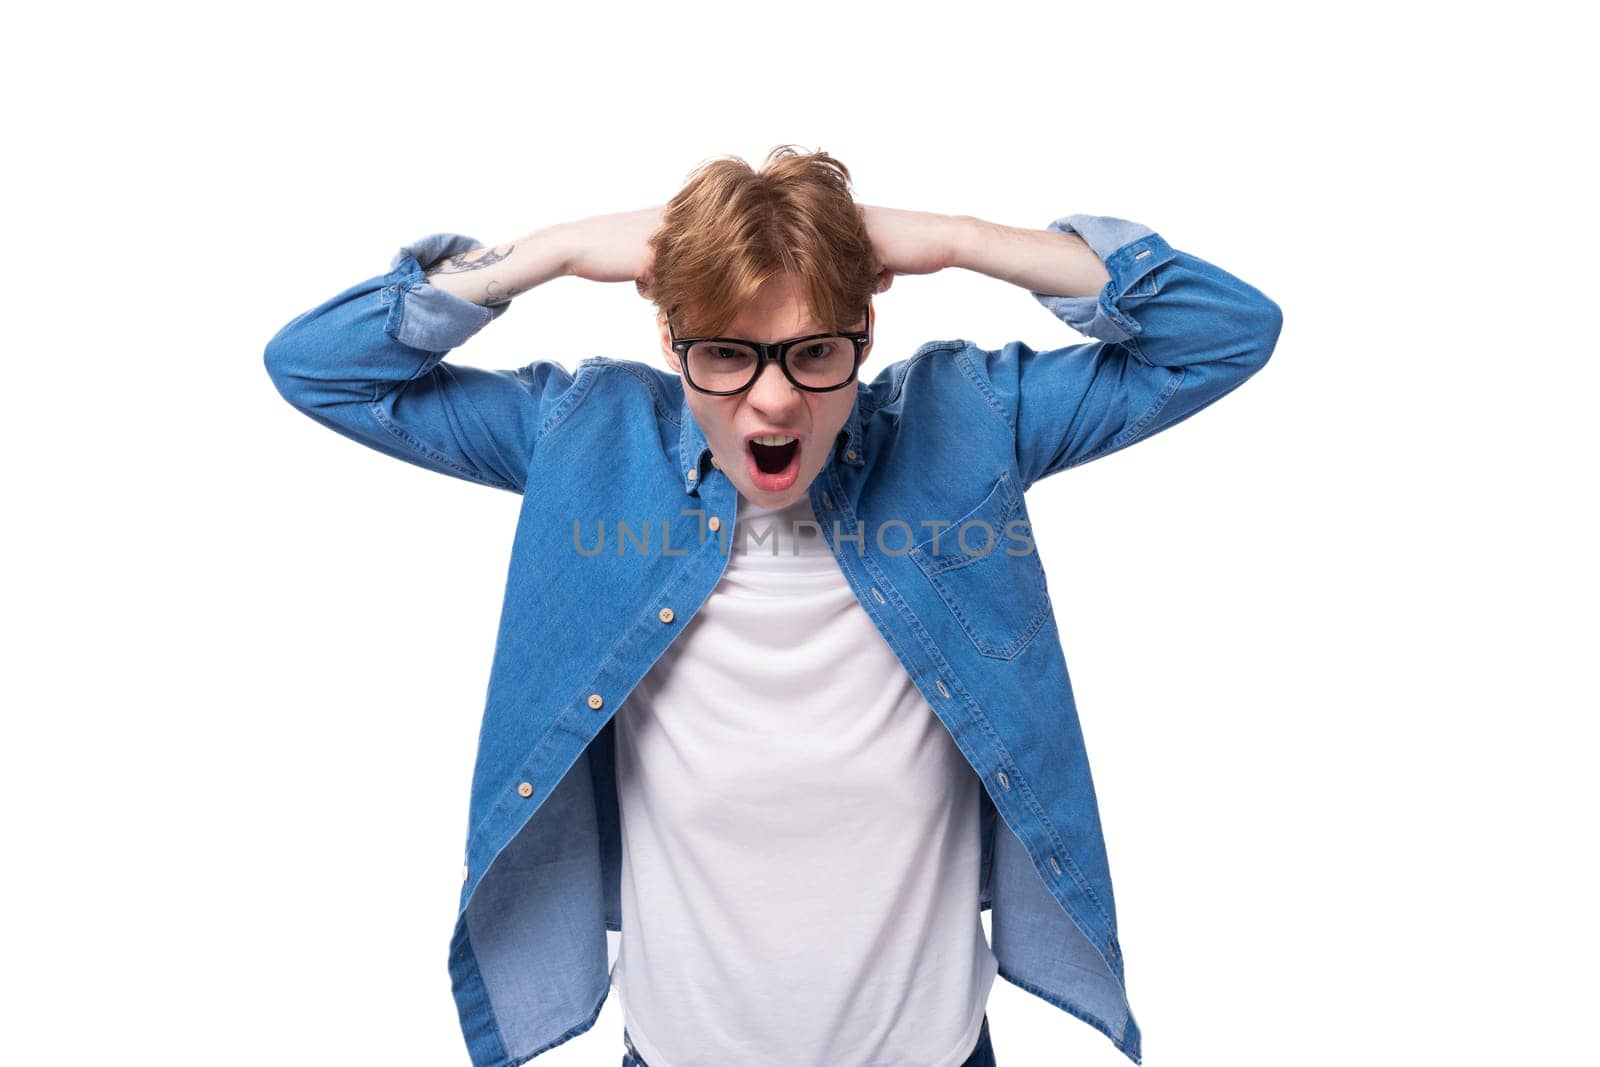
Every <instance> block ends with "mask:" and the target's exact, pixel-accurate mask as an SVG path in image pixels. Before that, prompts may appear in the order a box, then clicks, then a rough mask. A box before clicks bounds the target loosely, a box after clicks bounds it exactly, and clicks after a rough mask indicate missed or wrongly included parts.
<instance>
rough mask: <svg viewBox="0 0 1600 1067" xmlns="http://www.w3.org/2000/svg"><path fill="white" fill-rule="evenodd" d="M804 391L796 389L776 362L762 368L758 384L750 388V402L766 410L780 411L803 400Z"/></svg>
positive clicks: (758, 376)
mask: <svg viewBox="0 0 1600 1067" xmlns="http://www.w3.org/2000/svg"><path fill="white" fill-rule="evenodd" d="M803 394H804V391H803V390H801V389H797V388H795V385H794V383H793V382H791V381H790V380H789V379H788V378H787V377H786V376H785V375H784V373H783V368H782V367H780V366H778V364H777V363H776V362H772V363H768V364H767V365H766V366H764V367H762V368H761V373H760V374H758V375H757V376H756V382H755V384H754V385H752V386H751V387H750V390H749V393H748V395H749V397H750V402H751V403H752V404H754V405H755V406H757V407H759V408H763V409H766V410H773V409H780V408H783V407H786V406H788V405H790V404H792V403H794V402H795V401H797V400H802V399H803V398H804V396H803Z"/></svg>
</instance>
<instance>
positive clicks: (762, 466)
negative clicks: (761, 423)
mask: <svg viewBox="0 0 1600 1067" xmlns="http://www.w3.org/2000/svg"><path fill="white" fill-rule="evenodd" d="M745 448H746V450H747V451H748V453H749V455H750V480H751V481H752V482H754V483H755V486H756V488H758V489H762V490H765V491H767V492H781V491H783V490H785V489H787V488H789V487H790V486H791V485H793V484H794V481H795V479H796V478H798V477H799V475H800V439H799V438H798V437H794V436H791V435H789V434H758V435H756V436H754V437H751V438H750V439H748V440H747V441H746V442H745Z"/></svg>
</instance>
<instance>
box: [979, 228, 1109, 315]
mask: <svg viewBox="0 0 1600 1067" xmlns="http://www.w3.org/2000/svg"><path fill="white" fill-rule="evenodd" d="M952 244H953V247H952V256H951V263H950V266H952V267H963V268H965V269H966V270H972V271H977V272H978V273H979V274H987V275H989V276H990V277H991V278H999V279H1000V280H1001V281H1007V282H1011V283H1012V284H1014V285H1020V286H1022V287H1023V288H1024V289H1028V290H1031V291H1032V292H1036V293H1041V294H1044V295H1046V296H1098V295H1099V293H1100V290H1101V289H1102V288H1104V286H1105V284H1106V283H1107V282H1108V281H1110V280H1111V275H1110V273H1108V272H1107V270H1106V267H1105V264H1104V263H1102V262H1101V261H1100V257H1099V256H1097V255H1096V254H1095V252H1094V250H1093V249H1092V248H1090V247H1089V245H1088V243H1087V242H1086V241H1084V239H1083V238H1081V237H1079V236H1078V235H1077V234H1069V233H1056V232H1055V231H1053V230H1026V229H1017V228H1015V227H1011V226H1001V225H999V224H998V223H993V222H986V221H985V220H983V219H979V218H974V217H973V216H971V215H963V216H960V217H959V218H958V220H957V222H956V225H955V227H954V230H953V243H952Z"/></svg>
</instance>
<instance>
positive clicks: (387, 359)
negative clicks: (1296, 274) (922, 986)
mask: <svg viewBox="0 0 1600 1067" xmlns="http://www.w3.org/2000/svg"><path fill="white" fill-rule="evenodd" d="M1049 228H1050V229H1052V230H1057V231H1060V232H1065V233H1078V234H1080V235H1081V236H1082V237H1083V238H1084V239H1085V240H1086V241H1087V242H1088V243H1089V245H1090V247H1091V248H1093V249H1094V251H1095V252H1096V254H1098V255H1099V256H1100V258H1101V260H1102V261H1103V262H1104V264H1105V266H1106V269H1107V271H1108V272H1109V274H1110V278H1111V280H1110V281H1109V282H1108V283H1106V285H1105V286H1104V287H1103V288H1102V290H1101V291H1100V293H1099V294H1098V296H1095V297H1058V296H1048V295H1044V294H1039V293H1035V294H1034V296H1035V297H1036V298H1037V299H1038V300H1039V301H1040V303H1042V304H1043V305H1044V307H1046V308H1047V309H1049V310H1050V311H1051V312H1053V313H1054V314H1055V315H1056V316H1057V317H1058V318H1059V319H1060V320H1061V321H1062V322H1064V323H1065V324H1067V325H1068V326H1071V327H1072V328H1073V329H1075V330H1077V331H1078V332H1079V333H1080V334H1082V335H1084V336H1085V337H1090V338H1093V340H1091V341H1088V342H1085V343H1077V344H1070V345H1066V346H1064V347H1061V348H1056V349H1051V350H1035V349H1033V348H1030V347H1028V346H1027V345H1025V344H1023V343H1021V342H1012V343H1009V344H1006V345H1005V346H1003V347H1001V348H997V349H984V348H980V347H979V346H978V345H976V344H974V343H972V342H970V341H965V340H946V341H933V342H930V343H928V344H925V345H923V346H922V347H921V348H919V349H917V351H916V352H914V353H912V354H911V355H910V356H907V357H906V358H904V359H902V360H900V361H899V362H897V363H893V364H891V365H889V366H885V367H883V368H882V369H881V370H880V371H879V372H878V374H877V375H876V377H874V378H873V380H872V381H871V382H870V383H868V382H863V381H858V382H857V383H856V385H855V389H856V394H855V405H854V408H853V409H852V411H851V412H850V416H849V420H848V422H847V423H846V424H845V426H844V429H843V430H842V431H841V432H840V433H839V435H838V438H837V440H836V442H835V443H834V448H833V451H832V453H831V455H830V457H829V459H828V461H827V462H826V464H825V465H824V467H823V468H822V470H821V472H820V473H819V474H818V476H817V478H816V480H815V481H814V482H813V483H812V485H811V486H810V488H809V495H810V500H811V506H812V508H813V509H814V511H815V513H816V516H817V519H818V521H819V522H820V524H821V526H822V528H823V529H822V533H823V535H824V536H825V537H826V538H827V541H828V544H829V546H830V547H831V548H832V550H833V552H834V554H835V558H836V559H837V560H838V562H839V566H840V569H841V570H842V572H843V574H844V577H845V578H846V580H847V581H848V582H849V585H850V587H851V589H852V590H853V591H854V592H855V595H856V598H857V600H858V601H859V602H860V604H861V607H862V609H863V610H864V611H865V612H866V613H867V615H868V617H869V618H871V620H872V622H873V623H874V625H875V626H876V627H877V629H878V632H879V633H881V634H882V636H883V639H884V641H885V642H887V643H888V646H889V648H890V649H892V650H893V652H894V654H895V656H896V657H897V658H898V659H899V661H900V663H901V664H902V665H903V666H904V668H905V670H906V672H907V674H908V675H909V676H910V677H911V679H912V680H913V681H914V682H915V684H916V686H917V688H918V690H919V691H920V692H921V694H922V695H923V696H924V697H925V698H926V699H927V701H928V703H929V704H930V705H931V706H932V708H933V710H934V712H935V713H936V714H937V715H938V717H939V719H940V720H941V721H942V722H943V724H944V725H945V727H946V728H948V730H949V731H950V735H951V737H952V738H953V739H954V740H955V743H956V745H957V746H958V747H959V748H960V750H961V752H962V754H963V755H964V756H965V757H966V759H967V761H968V762H969V763H970V764H971V766H972V769H973V772H974V773H975V774H976V775H977V776H978V778H979V779H980V781H981V782H982V783H983V790H982V791H981V792H980V805H981V810H980V813H979V825H980V826H981V828H982V842H983V844H982V862H981V879H980V884H979V885H978V886H976V887H975V889H976V891H977V892H976V893H975V896H974V899H975V901H976V904H977V907H978V908H980V909H982V908H988V909H990V913H991V914H990V919H991V934H992V944H993V949H994V953H995V956H996V957H997V959H998V961H999V974H1000V976H1001V977H1003V978H1005V979H1006V980H1008V981H1010V982H1012V983H1013V984H1015V985H1017V986H1019V987H1020V988H1022V989H1026V990H1028V991H1029V992H1031V993H1033V994H1035V995H1036V996H1038V997H1040V998H1042V999H1043V1000H1045V1001H1047V1002H1048V1003H1050V1004H1053V1005H1055V1006H1056V1007H1058V1008H1061V1009H1062V1010H1063V1011H1066V1012H1068V1013H1070V1014H1072V1015H1073V1016H1076V1017H1077V1018H1079V1019H1081V1020H1083V1021H1084V1022H1086V1023H1088V1024H1089V1025H1090V1026H1093V1027H1094V1028H1095V1029H1097V1030H1099V1031H1101V1032H1102V1033H1104V1034H1105V1035H1106V1036H1107V1037H1108V1038H1110V1039H1111V1041H1112V1042H1113V1043H1114V1044H1115V1045H1116V1047H1117V1048H1119V1049H1120V1050H1122V1051H1123V1052H1124V1053H1125V1054H1126V1055H1127V1056H1128V1057H1129V1058H1131V1059H1132V1060H1133V1061H1134V1062H1136V1063H1137V1062H1138V1061H1139V1057H1140V1035H1139V1027H1138V1024H1137V1023H1136V1022H1135V1021H1134V1016H1133V1012H1132V1010H1131V1008H1130V1006H1129V1003H1128V998H1127V994H1126V976H1125V971H1124V963H1123V957H1122V950H1121V947H1120V946H1119V944H1118V941H1117V917H1116V907H1115V904H1114V901H1113V897H1112V888H1111V874H1110V871H1109V870H1108V868H1107V863H1106V852H1105V845H1104V842H1103V840H1102V837H1101V828H1100V819H1099V814H1098V810H1097V808H1096V804H1095V792H1094V786H1093V783H1092V781H1091V778H1090V773H1089V762H1088V756H1087V754H1086V752H1085V750H1084V743H1083V736H1082V734H1081V732H1080V729H1079V722H1078V714H1077V708H1076V706H1075V704H1074V701H1073V694H1072V687H1071V684H1070V682H1069V680H1068V674H1067V666H1066V663H1065V660H1064V658H1063V655H1062V650H1061V643H1060V640H1059V635H1058V633H1057V629H1056V621H1055V618H1054V615H1053V613H1052V610H1051V601H1050V592H1049V587H1048V583H1047V581H1046V578H1045V572H1044V569H1043V567H1042V566H1041V563H1040V560H1039V557H1038V555H1037V553H1035V552H1033V551H1031V550H1023V551H1019V548H1021V547H1022V541H1020V540H1018V536H1019V535H1022V536H1024V537H1025V536H1026V530H1027V502H1026V499H1025V496H1024V494H1025V492H1026V491H1027V489H1028V488H1029V487H1030V486H1032V485H1033V484H1035V483H1036V482H1038V481H1039V480H1040V479H1041V478H1046V477H1049V476H1050V475H1052V474H1056V473H1057V472H1059V471H1063V470H1066V469H1067V468H1069V467H1074V466H1077V465H1078V464H1081V463H1087V462H1089V461H1090V460H1093V459H1097V458H1099V457H1101V456H1105V455H1109V454H1110V453H1112V452H1115V451H1117V450H1118V449H1122V448H1126V447H1127V446H1128V445H1131V444H1133V443H1134V442H1136V441H1139V440H1142V439H1144V438H1146V437H1149V436H1151V435H1152V434H1155V433H1159V432H1160V431H1162V430H1165V429H1167V428H1168V427H1171V426H1173V425H1175V424H1177V423H1178V422H1181V421H1182V420H1184V419H1186V418H1188V417H1189V416H1190V415H1192V414H1194V413H1195V412H1197V411H1199V410H1200V409H1201V408H1203V407H1205V406H1207V405H1208V404H1210V403H1212V402H1213V401H1215V400H1217V399H1218V398H1219V397H1221V396H1223V395H1224V394H1226V393H1228V392H1229V391H1230V390H1232V389H1234V388H1236V387H1237V386H1239V385H1240V384H1241V383H1243V382H1244V381H1245V379H1247V378H1249V377H1250V376H1251V375H1252V374H1254V373H1255V372H1256V371H1257V370H1259V369H1260V368H1261V366H1262V365H1263V364H1264V363H1265V362H1266V361H1267V358H1268V356H1269V355H1270V354H1271V352H1272V350H1273V348H1274V346H1275V344H1276V343H1277V338H1278V333H1279V330H1280V327H1281V324H1282V317H1281V313H1280V311H1279V309H1278V307H1277V305H1276V304H1275V303H1274V302H1273V301H1272V300H1270V299H1269V298H1267V297H1266V296H1265V295H1263V294H1262V293H1261V292H1260V291H1259V290H1257V289H1255V288H1253V287H1252V286H1250V285H1248V284H1246V283H1245V282H1243V281H1241V280H1239V279H1238V278H1236V277H1234V276H1232V275H1231V274H1228V273H1227V272H1225V271H1223V270H1221V269H1220V268H1218V267H1215V266H1213V265H1212V264H1210V263H1208V262H1206V261H1205V260H1202V259H1200V258H1198V257H1196V256H1193V255H1190V254H1188V253H1186V252H1180V251H1178V250H1176V249H1174V248H1172V247H1171V246H1169V245H1168V244H1167V242H1166V241H1165V240H1164V239H1162V237H1161V236H1160V235H1159V234H1158V233H1156V232H1155V231H1153V230H1152V229H1150V228H1149V227H1147V226H1143V225H1140V224H1138V223H1135V222H1130V221H1127V220H1124V219H1116V218H1110V217H1105V216H1093V215H1082V214H1078V215H1070V216H1067V217H1065V218H1061V219H1057V220H1056V221H1054V222H1052V223H1051V224H1050V226H1049ZM476 247H480V246H479V244H478V242H476V241H474V240H472V239H471V238H468V237H464V236H460V235H456V234H434V235H431V236H428V237H425V238H423V239H421V240H419V241H417V242H416V243H414V244H411V245H408V246H406V247H405V248H402V249H401V250H400V251H399V253H398V254H396V255H395V257H394V260H393V262H392V263H391V264H390V267H389V270H388V271H387V272H386V273H383V274H379V275H376V276H374V277H371V278H368V279H367V280H365V281H361V282H358V283H356V284H355V285H352V286H351V287H350V288H348V289H346V290H344V291H343V292H341V293H338V294H337V295H335V296H333V297H331V298H329V299H328V300H326V301H325V302H323V303H321V304H319V305H317V306H316V307H314V308H312V309H311V310H309V311H307V312H305V313H304V314H302V315H300V316H298V317H297V318H295V319H293V320H292V321H291V322H289V323H288V324H287V325H285V326H284V327H283V329H281V330H280V331H279V332H278V333H277V334H276V335H275V336H274V337H273V338H272V340H271V341H270V342H269V343H268V345H267V348H266V354H265V362H266V368H267V371H268V373H269V374H270V376H271V378H272V381H273V382H274V384H275V385H276V386H277V388H278V390H279V391H280V392H281V393H282V395H283V396H284V398H285V399H287V400H288V401H289V403H290V404H292V405H293V406H294V407H296V408H297V409H299V410H300V411H302V412H304V413H305V414H306V415H309V416H310V417H311V418H313V419H315V420H316V421H317V422H319V423H321V424H323V425H324V426H327V427H328V428H330V429H332V430H335V431H336V432H338V433H340V434H343V435H344V436H346V437H349V438H351V439H353V440H356V441H359V442H360V443H362V444H364V445H366V446H368V447H370V448H374V449H377V450H379V451H381V452H384V453H387V454H389V455H391V456H394V457H396V458H398V459H402V460H405V461H407V462H410V463H414V464H416V465H418V466H421V467H426V468H428V469H430V470H434V471H438V472H440V473H443V474H448V475H452V476H455V477H458V478H463V479H466V480H468V481H472V482H478V483H481V484H483V485H489V486H494V487H496V488H499V489H505V490H509V491H511V492H514V493H520V494H521V495H522V498H523V499H522V504H521V507H520V514H519V519H518V524H517V529H516V533H515V538H514V541H513V546H512V553H511V560H510V569H509V575H508V578H507V581H506V590H505V598H504V601H503V605H502V609H501V619H500V626H499V631H498V636H497V638H496V645H495V650H494V659H493V664H492V667H491V673H490V680H489V687H488V694H487V701H486V707H485V709H484V715H483V723H482V729H481V733H480V736H479V745H478V753H477V760H476V766H475V769H474V773H473V781H472V791H471V798H470V809H469V820H468V832H467V840H466V848H465V863H464V866H463V867H462V872H461V874H462V887H461V900H460V909H459V912H458V915H457V918H456V922H455V928H454V931H453V934H452V937H451V940H450V949H449V973H450V976H451V980H452V986H453V991H454V997H455V1000H456V1004H457V1008H458V1012H459V1016H460V1022H461V1027H462V1032H463V1035H464V1038H465V1041H466V1045H467V1048H468V1051H469V1054H470V1056H471V1059H472V1062H473V1064H474V1065H475V1067H511V1065H515V1064H520V1063H523V1062H525V1061H527V1060H529V1059H532V1058H533V1057H535V1056H537V1055H539V1054H540V1053H542V1052H545V1051H547V1050H548V1049H550V1048H552V1047H554V1046H556V1045H559V1044H561V1043H562V1042H564V1041H566V1040H567V1039H569V1038H571V1037H573V1036H575V1035H577V1034H581V1033H583V1032H584V1031H585V1030H588V1029H589V1028H590V1027H591V1026H593V1025H594V1022H595V1019H596V1018H597V1017H598V1015H599V1013H600V1009H601V1005H602V1004H603V1003H604V1001H605V999H606V996H607V994H608V992H609V989H610V975H609V972H608V969H607V944H606V936H605V932H606V930H607V929H610V930H621V916H620V907H619V890H620V877H619V876H620V857H621V835H620V827H619V821H618V808H617V794H616V781H615V775H614V762H613V729H612V725H611V717H612V715H613V713H614V712H615V711H616V710H617V708H618V706H619V705H621V704H622V703H623V701H625V700H627V698H628V694H629V693H630V692H631V691H632V689H633V687H634V686H635V684H636V683H638V682H639V680H640V679H641V678H642V677H643V676H644V675H645V673H646V672H647V671H649V669H650V667H651V666H652V665H653V664H654V663H655V662H656V660H657V659H658V658H659V657H660V656H661V654H662V653H663V652H664V651H665V650H666V648H667V647H668V646H669V645H670V644H671V643H672V641H673V640H674V639H675V638H676V637H677V636H678V635H679V634H680V633H681V632H682V631H683V628H684V627H685V626H686V625H687V624H688V623H689V621H690V620H691V619H692V618H693V617H694V615H695V613H696V612H697V611H698V610H699V609H700V607H701V605H702V604H704V603H705V600H706V598H707V596H708V595H709V594H710V593H711V591H712V589H713V588H714V587H715V586H716V585H717V582H718V579H719V578H720V577H721V575H722V573H723V570H724V568H725V567H726V565H727V562H728V558H729V556H728V551H729V546H730V534H732V533H733V531H734V520H735V506H736V501H737V492H736V490H735V489H734V487H733V485H732V483H731V482H729V481H728V479H727V477H726V476H725V475H724V474H723V473H722V472H721V471H720V470H719V469H718V468H717V467H715V466H714V465H713V464H712V463H711V462H710V458H711V453H710V449H709V448H708V446H707V443H706V437H705V434H704V432H703V431H702V429H701V427H700V426H699V425H697V424H696V422H695V420H694V418H693V416H692V415H691V414H690V411H689V406H688V404H687V403H686V401H685V397H684V388H683V386H682V385H681V383H680V381H679V378H678V377H677V375H676V374H673V373H671V372H670V371H668V370H665V369H662V368H658V367H656V366H654V365H653V364H651V363H645V362H636V361H633V360H625V359H616V358H611V357H606V356H595V357H591V358H588V359H584V360H582V361H580V362H579V363H578V364H577V366H576V368H575V369H574V370H571V371H569V370H567V369H566V368H565V367H563V366H562V365H561V364H559V363H556V362H553V361H547V360H535V361H534V362H532V363H529V364H528V365H526V366H523V367H518V368H514V369H504V370H488V369H482V368H478V367H473V366H469V365H466V364H459V363H452V362H446V361H445V359H444V357H445V355H446V354H447V353H448V352H450V351H451V350H453V349H454V348H456V347H457V346H459V345H460V344H462V343H463V342H464V341H466V340H467V339H468V338H470V337H471V336H473V334H474V333H475V332H476V331H478V330H479V329H481V328H483V327H484V326H485V325H487V324H488V323H489V322H490V321H492V320H493V319H495V318H497V317H499V316H500V315H502V314H504V313H505V312H506V311H507V310H508V308H509V306H510V305H500V306H497V307H483V306H479V305H477V304H473V303H471V302H469V301H467V300H464V299H462V298H460V297H457V296H455V295H453V294H450V293H447V292H445V291H443V290H441V289H437V288H435V287H434V286H433V285H431V284H430V283H429V282H428V280H427V278H426V277H425V275H424V273H423V271H424V268H425V267H426V266H430V265H432V263H433V262H435V261H436V260H438V259H440V258H441V257H443V256H446V255H449V254H453V253H456V252H461V251H464V250H468V249H472V248H476ZM602 523H603V524H604V525H603V526H602V525H601V524H602ZM982 524H987V527H988V529H989V530H990V531H992V534H990V533H985V532H984V530H983V526H982ZM963 527H966V528H967V532H966V534H965V536H963V537H961V538H960V539H959V541H958V538H957V534H958V532H959V531H961V530H962V529H963ZM598 531H604V540H603V542H602V541H601V540H600V539H599V538H598V537H597V532H598ZM941 538H942V539H941ZM597 544H599V545H600V547H601V550H600V551H598V552H597V551H595V547H596V545H597ZM1027 544H1028V546H1029V547H1030V548H1031V539H1029V540H1028V541H1027ZM835 832H845V831H844V830H843V828H841V829H839V830H837V831H835ZM802 873H803V872H796V874H797V875H800V874H802Z"/></svg>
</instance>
